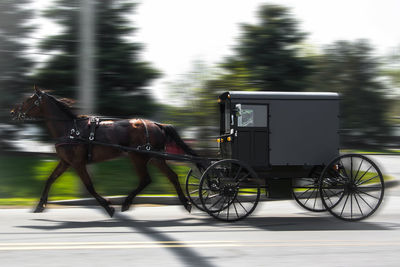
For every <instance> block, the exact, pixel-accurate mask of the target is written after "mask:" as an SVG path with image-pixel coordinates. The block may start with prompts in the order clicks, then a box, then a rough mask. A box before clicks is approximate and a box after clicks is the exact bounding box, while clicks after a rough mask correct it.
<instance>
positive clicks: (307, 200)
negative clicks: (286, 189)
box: [292, 166, 326, 212]
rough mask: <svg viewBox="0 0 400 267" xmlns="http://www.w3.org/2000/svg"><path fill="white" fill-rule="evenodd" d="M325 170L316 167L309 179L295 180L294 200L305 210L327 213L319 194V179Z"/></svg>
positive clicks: (293, 181)
mask: <svg viewBox="0 0 400 267" xmlns="http://www.w3.org/2000/svg"><path fill="white" fill-rule="evenodd" d="M322 170H323V168H322V167H321V166H315V167H313V168H312V169H311V171H310V174H309V175H308V177H307V178H294V179H293V180H292V183H293V186H292V188H293V198H294V199H295V200H296V202H297V203H298V204H299V205H300V206H301V207H303V208H305V209H307V210H309V211H313V212H323V211H326V208H325V207H324V204H323V203H322V200H321V197H320V193H319V177H320V176H321V173H322Z"/></svg>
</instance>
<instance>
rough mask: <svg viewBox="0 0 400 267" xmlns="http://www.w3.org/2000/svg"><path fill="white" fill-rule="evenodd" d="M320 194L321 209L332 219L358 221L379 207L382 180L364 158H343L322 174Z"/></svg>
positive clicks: (350, 155)
mask: <svg viewBox="0 0 400 267" xmlns="http://www.w3.org/2000/svg"><path fill="white" fill-rule="evenodd" d="M320 194H321V199H322V202H323V204H324V206H325V207H326V208H327V210H328V211H329V212H330V213H331V214H333V215H334V216H335V217H337V218H340V219H342V220H347V221H357V220H361V219H364V218H367V217H369V216H371V215H372V214H373V213H374V212H375V211H376V210H377V209H378V207H379V206H380V204H381V202H382V199H383V194H384V180H383V176H382V173H381V171H380V170H379V168H378V167H377V165H376V164H375V163H374V162H372V161H371V160H370V159H368V158H367V157H365V156H362V155H357V154H349V155H343V156H340V157H338V158H337V159H335V160H333V161H332V162H331V163H330V164H329V165H328V166H327V167H326V168H325V170H324V171H323V173H322V175H321V181H320Z"/></svg>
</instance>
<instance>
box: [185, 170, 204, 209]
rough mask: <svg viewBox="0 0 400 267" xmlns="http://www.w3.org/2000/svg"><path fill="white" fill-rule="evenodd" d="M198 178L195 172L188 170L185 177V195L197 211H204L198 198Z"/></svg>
mask: <svg viewBox="0 0 400 267" xmlns="http://www.w3.org/2000/svg"><path fill="white" fill-rule="evenodd" d="M200 178H201V176H200V175H198V174H196V173H195V171H193V170H192V169H190V170H189V172H188V174H187V176H186V195H187V196H188V198H189V200H190V202H191V203H192V204H193V205H194V206H195V207H196V208H197V209H199V210H201V211H204V209H203V205H202V204H201V200H200V198H199V186H200Z"/></svg>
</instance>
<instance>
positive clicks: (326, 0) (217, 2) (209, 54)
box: [35, 0, 400, 99]
mask: <svg viewBox="0 0 400 267" xmlns="http://www.w3.org/2000/svg"><path fill="white" fill-rule="evenodd" d="M48 2H49V0H39V1H36V3H35V5H36V6H37V7H44V6H46V5H47V4H48ZM137 2H138V3H139V5H138V7H137V9H136V13H135V14H133V15H132V20H133V21H134V25H135V26H136V27H137V28H138V31H137V32H136V34H135V36H134V40H135V41H138V42H141V43H142V44H143V45H144V47H145V49H144V51H143V59H145V60H147V61H150V62H151V63H152V64H153V66H155V67H156V68H157V69H159V70H160V71H161V72H163V73H164V76H163V77H162V78H161V79H158V80H157V81H155V82H154V83H153V84H151V85H150V88H151V90H153V91H154V92H155V95H156V97H157V99H165V98H167V97H168V94H167V93H166V92H167V90H168V87H167V86H166V83H168V82H172V81H177V80H179V77H180V76H181V75H183V74H185V73H187V72H189V71H190V69H191V66H192V63H193V62H194V61H195V60H202V61H204V62H206V63H207V64H209V65H213V64H216V63H218V62H221V61H222V60H223V58H224V57H226V56H228V55H231V54H232V47H233V46H234V45H235V43H236V40H237V38H238V37H239V36H240V27H239V25H240V23H256V22H257V18H256V11H257V9H258V7H259V6H260V5H262V4H266V3H273V4H280V5H283V6H286V7H288V8H290V9H291V11H292V14H293V17H295V18H296V19H297V20H298V21H299V22H300V29H301V30H303V31H305V32H307V33H308V38H307V41H306V42H307V43H309V44H311V45H312V46H315V47H316V48H321V47H323V45H327V44H330V43H332V42H334V41H336V40H349V41H353V40H356V39H360V38H365V39H369V40H370V42H371V43H372V44H373V45H374V46H375V47H376V48H377V53H378V54H381V55H384V54H388V53H397V54H400V52H399V47H400V31H399V30H398V26H399V25H400V15H399V12H400V0H380V1H378V0H351V1H350V0H271V1H265V0H138V1H137ZM52 27H54V26H52V25H51V24H49V23H48V22H47V23H46V24H45V25H44V27H43V29H42V33H43V34H45V33H46V32H52V31H53V28H52ZM396 47H397V50H396Z"/></svg>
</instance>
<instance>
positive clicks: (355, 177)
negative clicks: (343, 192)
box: [354, 159, 364, 180]
mask: <svg viewBox="0 0 400 267" xmlns="http://www.w3.org/2000/svg"><path fill="white" fill-rule="evenodd" d="M363 162H364V159H362V160H361V163H360V165H359V166H358V169H357V172H356V175H355V176H354V180H356V179H357V176H358V173H359V172H360V169H361V166H362V164H363Z"/></svg>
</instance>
